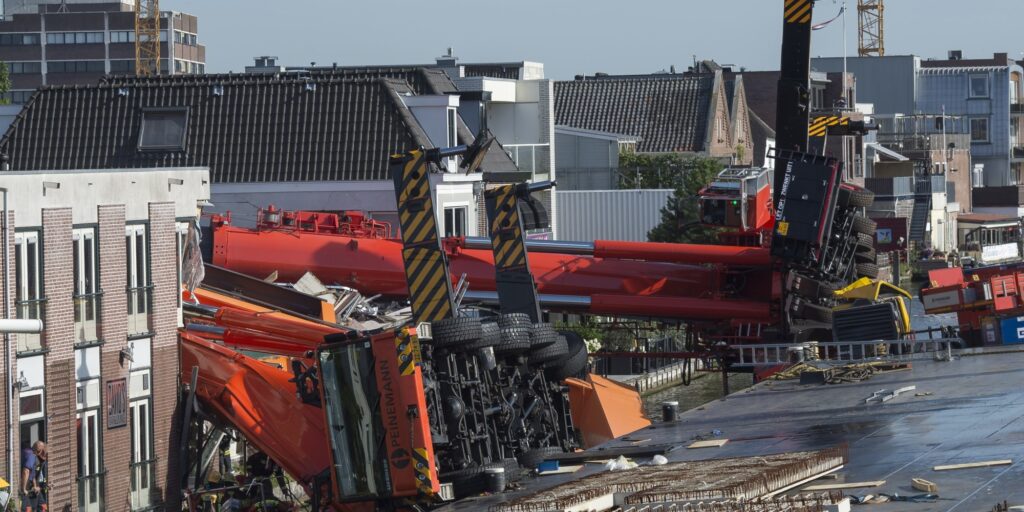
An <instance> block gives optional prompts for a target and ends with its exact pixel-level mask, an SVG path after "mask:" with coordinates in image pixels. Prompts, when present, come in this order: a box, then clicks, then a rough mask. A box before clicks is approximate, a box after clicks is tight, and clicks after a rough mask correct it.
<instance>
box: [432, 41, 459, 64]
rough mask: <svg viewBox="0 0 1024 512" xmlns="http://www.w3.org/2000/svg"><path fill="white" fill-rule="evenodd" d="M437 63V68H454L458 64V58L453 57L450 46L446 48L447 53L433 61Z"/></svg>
mask: <svg viewBox="0 0 1024 512" xmlns="http://www.w3.org/2000/svg"><path fill="white" fill-rule="evenodd" d="M434 60H436V61H437V67H439V68H454V67H455V63H456V62H458V60H459V58H458V57H456V56H455V49H454V48H452V47H451V46H449V47H448V51H447V52H445V54H444V55H442V56H440V57H437V58H436V59H434Z"/></svg>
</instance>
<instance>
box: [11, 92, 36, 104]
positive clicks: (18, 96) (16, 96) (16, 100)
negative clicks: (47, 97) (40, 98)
mask: <svg viewBox="0 0 1024 512" xmlns="http://www.w3.org/2000/svg"><path fill="white" fill-rule="evenodd" d="M33 92H35V91H10V92H8V93H6V94H4V95H3V97H4V98H6V99H8V100H9V101H10V102H11V104H13V105H21V104H23V103H25V102H27V101H28V99H29V98H31V97H32V93H33Z"/></svg>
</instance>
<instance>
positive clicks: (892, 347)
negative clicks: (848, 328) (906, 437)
mask: <svg viewBox="0 0 1024 512" xmlns="http://www.w3.org/2000/svg"><path fill="white" fill-rule="evenodd" d="M954 345H955V346H956V348H961V347H962V346H963V340H961V339H960V338H935V339H925V340H874V341H827V342H813V341H812V342H807V343H758V344H750V345H733V346H732V349H733V350H734V351H735V352H736V353H737V355H738V356H739V360H738V361H734V362H732V363H731V364H730V366H731V367H752V366H770V365H777V364H790V363H797V362H801V361H839V362H844V363H850V362H859V361H867V360H880V359H881V360H897V361H901V360H908V359H915V358H919V357H923V356H925V355H932V354H936V353H942V352H945V353H947V354H949V353H950V352H951V351H952V349H953V348H954Z"/></svg>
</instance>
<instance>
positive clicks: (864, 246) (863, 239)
mask: <svg viewBox="0 0 1024 512" xmlns="http://www.w3.org/2000/svg"><path fill="white" fill-rule="evenodd" d="M874 247H875V239H874V237H872V236H871V235H865V234H864V233H857V251H858V252H862V251H868V250H871V249H874Z"/></svg>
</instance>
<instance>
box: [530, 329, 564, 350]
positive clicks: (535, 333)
mask: <svg viewBox="0 0 1024 512" xmlns="http://www.w3.org/2000/svg"><path fill="white" fill-rule="evenodd" d="M556 341H558V332H556V331H555V328H554V327H552V326H551V324H547V323H540V324H533V330H532V331H530V347H531V348H533V349H535V350H536V349H538V348H541V347H546V346H548V345H551V344H552V343H555V342H556Z"/></svg>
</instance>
